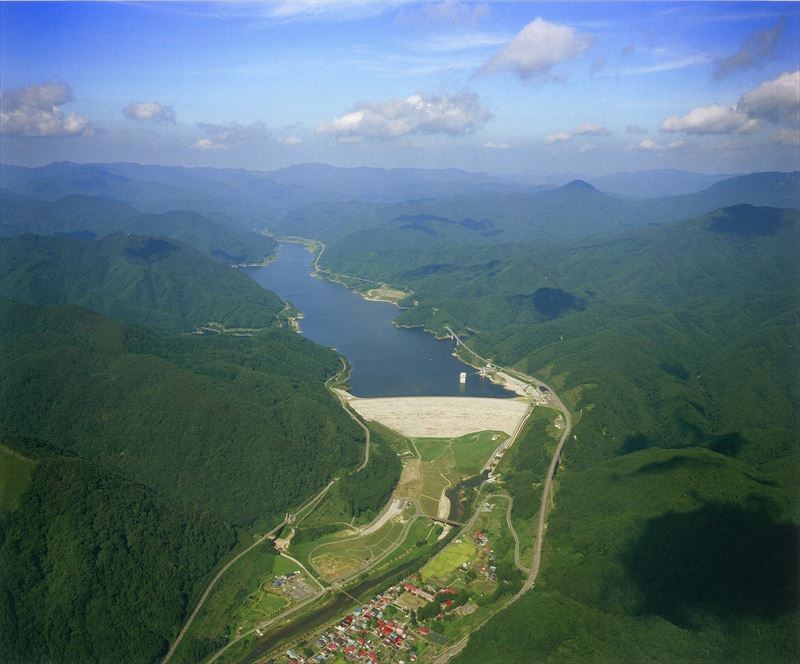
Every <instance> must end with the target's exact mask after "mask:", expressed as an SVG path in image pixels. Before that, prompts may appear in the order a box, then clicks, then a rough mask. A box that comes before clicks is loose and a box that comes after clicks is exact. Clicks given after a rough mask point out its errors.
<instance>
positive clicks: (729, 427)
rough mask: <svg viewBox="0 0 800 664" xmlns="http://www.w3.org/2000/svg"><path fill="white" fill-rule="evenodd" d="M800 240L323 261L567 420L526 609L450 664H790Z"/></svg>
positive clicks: (724, 231)
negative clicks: (399, 296)
mask: <svg viewBox="0 0 800 664" xmlns="http://www.w3.org/2000/svg"><path fill="white" fill-rule="evenodd" d="M799 221H800V216H799V215H798V212H797V211H796V210H784V209H775V208H759V207H754V206H750V205H737V206H733V207H729V208H725V209H720V210H717V211H714V212H712V213H709V214H706V215H702V216H700V217H697V218H695V219H690V220H688V221H682V222H676V223H672V224H665V225H662V226H653V227H648V228H643V229H641V230H638V231H636V232H633V233H628V234H626V235H621V236H618V237H616V238H606V239H593V240H583V241H572V242H565V243H561V244H557V243H553V242H550V243H547V244H538V243H536V244H535V243H533V242H532V241H531V242H530V243H529V244H527V245H522V244H518V245H506V244H498V245H487V244H471V245H467V244H464V243H461V244H452V243H448V242H440V241H438V240H437V239H433V240H430V239H429V241H428V242H427V244H426V243H425V242H424V241H422V240H421V239H419V237H418V236H419V235H421V234H420V232H419V230H418V229H415V228H405V229H396V230H391V231H389V230H380V231H364V232H362V233H360V234H359V235H358V236H353V237H351V238H349V240H348V239H346V240H343V241H342V242H340V243H337V244H335V245H333V246H332V247H331V248H330V249H329V250H326V252H325V254H324V261H323V262H325V263H326V265H327V266H328V267H330V268H331V269H332V270H334V271H341V272H343V273H345V274H351V275H357V276H362V277H366V278H369V279H374V280H376V281H379V282H385V283H391V284H393V285H395V286H399V287H402V288H404V289H406V290H409V291H412V292H413V294H412V295H411V296H410V297H409V298H408V299H407V300H406V302H405V304H406V305H407V306H408V307H409V308H408V309H407V310H405V311H403V312H402V314H401V315H400V317H399V320H400V321H401V322H404V323H407V324H418V325H425V326H426V327H428V328H430V329H434V330H441V329H442V328H443V326H444V325H445V324H450V325H452V326H455V327H457V328H459V329H460V330H461V331H462V332H463V333H464V334H465V335H466V336H467V337H468V341H467V343H468V344H469V345H471V346H472V347H473V348H475V349H476V350H477V351H478V352H479V353H480V354H481V355H483V356H485V357H491V358H493V359H494V360H495V361H497V362H499V363H501V364H506V365H513V366H515V367H517V368H519V369H521V370H522V371H525V372H527V373H531V374H534V375H537V376H541V377H542V378H543V379H545V380H546V381H547V382H548V383H549V384H551V385H552V386H553V387H554V388H555V389H556V390H557V391H558V393H559V395H560V396H561V397H562V399H563V400H564V401H565V403H566V404H567V405H568V406H569V407H570V408H571V409H572V410H573V411H574V412H576V414H577V422H578V423H577V425H576V427H575V429H574V438H573V439H571V440H570V441H569V443H568V445H567V447H566V449H565V451H564V453H563V455H562V464H563V469H562V470H561V471H560V472H559V475H558V490H557V493H556V499H555V505H556V507H555V510H554V511H553V513H552V515H551V517H550V527H549V531H548V532H549V534H548V540H547V544H546V549H545V558H544V567H543V572H542V577H541V578H540V580H539V582H537V587H536V590H535V591H533V592H531V593H530V594H529V595H527V596H526V597H524V598H523V599H522V600H520V602H519V603H517V604H515V605H514V607H513V608H512V609H510V610H509V611H506V612H503V613H502V614H500V615H498V616H497V617H496V618H495V619H493V620H492V621H491V622H490V623H489V625H488V626H487V627H486V629H485V630H481V631H479V632H477V633H476V634H475V635H474V636H473V638H472V639H471V642H470V646H469V647H468V648H467V650H466V651H465V652H464V653H463V655H462V656H461V661H465V662H472V661H497V660H498V659H500V661H509V662H528V661H551V660H552V661H564V662H567V661H653V662H655V661H686V660H698V661H718V662H722V661H731V660H738V661H791V660H793V659H796V656H797V652H798V651H797V642H796V638H795V637H796V630H795V629H794V627H795V625H796V619H797V615H796V605H797V603H796V595H795V596H794V600H793V599H792V597H793V596H792V591H793V589H794V590H795V591H796V588H797V569H796V560H797V553H798V552H797V542H798V540H797V528H798V523H800V502H798V492H797V481H796V477H795V472H794V471H793V469H794V470H796V468H797V461H798V448H797V436H796V432H797V430H798V419H797V413H798V405H800V394H799V392H800V390H799V388H798V383H797V376H798V375H800V362H799V361H798V360H799V359H800V356H799V355H798V350H797V349H798V346H797V325H798V315H799V314H800V309H798V301H799V298H798V295H799V294H800V293H798V284H797V279H796V275H797V266H798V264H800V257H799V256H798V247H799V246H800V245H799V244H798V239H799V235H798V229H799V227H800V226H799V223H798V222H799ZM414 303H416V305H414ZM512 488H513V489H514V490H516V489H519V488H520V487H516V486H515V487H512ZM751 533H753V534H754V536H753V538H752V539H749V540H748V539H747V538H748V536H749V535H750V534H751ZM609 635H613V638H610V636H609Z"/></svg>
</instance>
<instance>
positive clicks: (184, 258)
mask: <svg viewBox="0 0 800 664" xmlns="http://www.w3.org/2000/svg"><path fill="white" fill-rule="evenodd" d="M0 256H2V264H0V294H2V295H5V296H6V297H9V298H12V299H14V300H18V301H22V302H31V303H39V304H59V303H67V302H70V303H75V304H81V305H84V306H87V307H90V308H92V309H94V310H96V311H99V312H101V313H105V314H107V315H108V316H111V317H113V318H117V319H120V320H125V321H129V322H136V323H143V324H148V325H154V326H157V327H159V328H161V329H164V330H170V331H175V332H188V331H191V330H193V329H195V328H196V327H198V326H200V325H205V324H207V323H209V322H211V321H213V322H217V323H221V324H223V325H225V326H226V327H248V328H262V327H268V326H270V325H273V324H274V322H275V317H276V315H277V313H278V312H279V311H281V309H282V308H283V302H282V301H281V300H280V298H278V297H277V296H276V295H275V294H274V293H272V292H270V291H267V290H264V289H263V288H261V287H260V286H258V285H257V284H256V283H255V282H253V281H252V280H251V279H249V278H248V277H246V276H245V275H243V274H241V273H240V272H238V271H237V270H234V269H231V268H230V267H227V266H223V265H220V264H219V263H217V262H215V261H212V260H210V259H209V258H208V257H206V256H204V255H202V254H200V253H198V252H197V251H195V250H193V249H191V248H190V247H186V246H184V245H182V244H180V243H178V242H176V241H173V240H170V239H167V238H158V237H138V236H129V235H126V234H123V233H116V234H114V235H109V236H106V237H104V238H101V239H99V240H97V241H91V240H78V239H74V238H56V237H41V236H35V235H24V236H20V237H13V238H0Z"/></svg>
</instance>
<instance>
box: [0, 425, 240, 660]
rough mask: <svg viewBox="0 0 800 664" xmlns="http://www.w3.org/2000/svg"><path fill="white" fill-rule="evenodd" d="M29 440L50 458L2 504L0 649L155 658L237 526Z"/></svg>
mask: <svg viewBox="0 0 800 664" xmlns="http://www.w3.org/2000/svg"><path fill="white" fill-rule="evenodd" d="M15 442H16V443H17V444H19V443H20V442H21V441H18V440H17V441H15ZM23 446H24V447H25V448H27V453H28V454H32V455H33V456H34V457H38V463H37V464H36V467H35V470H34V472H33V477H32V481H31V482H30V486H29V487H28V488H27V490H26V492H25V493H24V495H23V497H22V499H21V501H20V502H19V505H18V506H17V507H16V508H15V509H14V510H13V511H12V512H10V513H0V659H2V660H3V661H4V662H31V661H61V662H149V661H155V660H156V659H157V658H158V657H159V655H161V654H162V653H164V652H165V651H166V648H167V645H168V643H169V641H170V639H171V638H173V634H174V630H175V627H176V625H177V624H178V623H179V622H180V621H181V620H182V619H183V616H184V615H185V614H186V612H187V610H188V609H189V602H190V601H191V598H192V597H193V596H194V595H195V594H196V592H197V590H198V587H197V586H198V584H199V582H200V581H201V580H202V579H203V578H204V577H205V576H206V575H207V574H208V572H209V571H210V570H211V569H212V567H213V566H214V564H215V563H216V561H217V560H219V559H220V557H222V556H223V555H224V554H225V553H226V552H227V551H229V550H230V549H231V548H232V547H233V546H234V544H235V543H236V534H235V531H234V530H233V528H231V527H230V525H228V524H226V523H224V522H222V521H220V520H219V519H218V518H215V517H213V516H210V515H208V514H204V513H203V512H202V511H200V510H197V509H193V508H188V507H185V506H178V505H176V504H174V503H171V502H170V501H167V500H165V499H164V498H163V497H161V496H159V495H158V494H157V493H155V492H153V491H152V490H151V489H149V488H147V487H145V486H143V485H142V484H138V483H135V482H130V481H128V480H125V479H123V478H122V477H120V476H119V475H117V474H115V473H113V472H109V471H108V470H105V469H103V468H102V467H100V466H98V465H97V464H93V463H90V462H87V461H84V460H82V459H79V458H76V457H63V456H58V455H54V454H52V453H47V452H46V451H43V450H42V449H36V446H35V445H33V444H32V442H31V441H30V440H28V441H27V442H26V443H25V444H24V445H23ZM45 449H46V448H45ZM30 463H33V461H31V462H30ZM4 466H5V459H0V468H3V467H4Z"/></svg>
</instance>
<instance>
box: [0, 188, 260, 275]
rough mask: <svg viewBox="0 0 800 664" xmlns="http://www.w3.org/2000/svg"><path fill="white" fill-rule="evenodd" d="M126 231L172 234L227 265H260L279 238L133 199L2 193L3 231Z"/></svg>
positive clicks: (68, 233) (90, 234) (0, 224)
mask: <svg viewBox="0 0 800 664" xmlns="http://www.w3.org/2000/svg"><path fill="white" fill-rule="evenodd" d="M119 231H123V232H126V233H135V234H138V235H166V236H169V237H172V238H175V239H177V240H180V241H181V242H184V243H186V244H188V245H190V246H192V247H194V248H195V249H197V250H198V251H201V252H203V253H204V254H208V255H209V256H212V257H213V258H215V259H216V260H218V261H220V262H223V263H227V264H240V263H260V262H262V261H263V260H264V259H265V258H266V257H267V256H269V255H270V254H272V252H273V251H274V249H275V241H274V240H273V239H272V238H269V237H266V236H264V235H262V234H259V233H254V232H253V231H251V230H248V229H246V228H241V227H236V226H223V225H221V224H218V223H215V222H213V221H211V220H210V219H208V218H206V217H204V216H203V215H201V214H199V213H197V212H193V211H187V210H171V211H168V212H158V213H142V212H139V211H138V210H136V209H135V208H133V207H131V206H130V205H128V204H127V203H123V202H120V201H117V200H115V199H109V198H100V197H97V196H89V195H86V194H75V193H71V194H66V195H65V196H63V197H60V198H57V199H55V200H49V199H47V200H43V199H34V198H29V197H26V196H20V195H18V194H14V193H11V192H9V191H5V190H4V191H1V192H0V234H2V235H21V234H23V233H36V234H38V235H54V236H72V237H82V238H95V237H102V236H104V235H108V234H110V233H116V232H119Z"/></svg>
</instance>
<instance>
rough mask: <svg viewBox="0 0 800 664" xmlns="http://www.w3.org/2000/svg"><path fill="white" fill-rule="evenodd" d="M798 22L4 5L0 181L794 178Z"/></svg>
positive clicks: (423, 8)
mask: <svg viewBox="0 0 800 664" xmlns="http://www.w3.org/2000/svg"><path fill="white" fill-rule="evenodd" d="M798 53H800V3H789V2H786V3H784V2H771V3H722V2H714V3H708V4H704V3H633V2H630V3H614V4H605V3H595V2H582V3H575V4H571V3H526V2H467V1H457V0H445V1H444V2H435V3H419V2H405V1H403V0H388V1H387V0H383V1H381V2H372V1H369V0H337V1H333V0H276V1H274V2H261V3H258V4H243V3H218V4H200V3H197V4H195V3H186V2H183V3H118V4H100V3H80V4H69V3H37V4H26V3H2V4H0V83H1V84H2V93H0V95H1V96H0V106H1V109H0V152H1V154H2V160H3V161H4V162H7V163H17V164H25V165H38V164H44V163H48V162H50V161H54V160H62V159H68V160H72V161H80V162H87V161H98V162H99V161H104V162H108V161H136V162H140V163H158V164H183V165H208V166H225V167H243V168H251V169H265V170H266V169H271V168H278V167H282V166H286V165H290V164H294V163H300V162H309V161H319V162H326V163H331V164H336V165H342V166H356V165H368V166H384V167H394V166H415V167H431V168H433V167H436V168H439V167H458V168H464V169H468V170H474V171H490V172H497V173H526V174H541V175H544V174H548V173H566V172H569V173H580V174H585V175H598V174H603V173H608V172H614V171H625V170H638V169H645V168H681V169H687V170H696V171H703V172H742V171H749V170H773V169H777V170H793V169H797V168H798V154H799V153H800V130H799V129H798V122H799V120H798V115H799V113H800V71H798V70H799V69H800V64H798V58H799V56H798Z"/></svg>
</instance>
